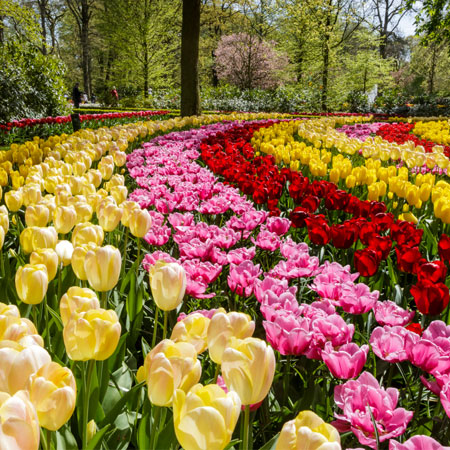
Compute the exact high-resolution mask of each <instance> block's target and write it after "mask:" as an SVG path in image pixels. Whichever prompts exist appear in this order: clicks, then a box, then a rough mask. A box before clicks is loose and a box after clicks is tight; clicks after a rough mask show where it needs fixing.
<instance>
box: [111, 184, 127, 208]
mask: <svg viewBox="0 0 450 450" xmlns="http://www.w3.org/2000/svg"><path fill="white" fill-rule="evenodd" d="M109 192H110V193H111V196H112V197H113V198H114V200H115V201H116V203H117V204H118V205H120V204H121V203H123V202H124V201H125V200H126V199H127V195H128V189H127V188H126V186H113V187H112V188H111V189H110V191H109Z"/></svg>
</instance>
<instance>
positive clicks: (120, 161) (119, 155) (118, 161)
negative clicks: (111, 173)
mask: <svg viewBox="0 0 450 450" xmlns="http://www.w3.org/2000/svg"><path fill="white" fill-rule="evenodd" d="M113 158H114V164H115V165H116V166H117V167H122V166H124V165H125V163H126V162H127V154H126V153H125V152H121V151H118V152H115V153H114V156H113Z"/></svg>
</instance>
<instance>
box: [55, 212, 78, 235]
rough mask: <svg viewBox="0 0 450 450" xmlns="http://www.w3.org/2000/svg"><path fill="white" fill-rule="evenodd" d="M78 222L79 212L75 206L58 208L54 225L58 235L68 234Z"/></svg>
mask: <svg viewBox="0 0 450 450" xmlns="http://www.w3.org/2000/svg"><path fill="white" fill-rule="evenodd" d="M76 222H77V212H76V210H75V208H74V207H73V206H58V207H57V208H56V209H55V212H54V214H53V224H54V226H55V229H56V231H57V232H58V233H61V234H67V233H68V232H69V231H70V230H72V228H73V227H74V226H75V223H76Z"/></svg>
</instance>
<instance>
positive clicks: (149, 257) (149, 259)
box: [142, 250, 178, 270]
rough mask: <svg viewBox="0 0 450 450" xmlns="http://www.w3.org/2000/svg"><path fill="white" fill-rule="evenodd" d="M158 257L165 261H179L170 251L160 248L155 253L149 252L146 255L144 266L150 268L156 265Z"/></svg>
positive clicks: (146, 268)
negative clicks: (166, 251)
mask: <svg viewBox="0 0 450 450" xmlns="http://www.w3.org/2000/svg"><path fill="white" fill-rule="evenodd" d="M158 259H162V260H163V261H165V262H168V263H171V262H178V261H177V260H176V259H175V258H174V257H172V256H170V255H169V254H168V253H165V252H162V251H160V250H156V251H155V252H153V253H147V254H146V255H145V256H144V260H143V261H142V266H143V267H144V269H145V270H149V268H150V266H153V265H155V263H156V261H158Z"/></svg>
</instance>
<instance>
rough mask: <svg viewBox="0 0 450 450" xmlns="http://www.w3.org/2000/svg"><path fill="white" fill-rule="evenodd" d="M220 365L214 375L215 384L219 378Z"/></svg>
mask: <svg viewBox="0 0 450 450" xmlns="http://www.w3.org/2000/svg"><path fill="white" fill-rule="evenodd" d="M219 370H220V364H216V371H215V373H214V381H213V383H214V384H215V383H217V377H218V376H219Z"/></svg>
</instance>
